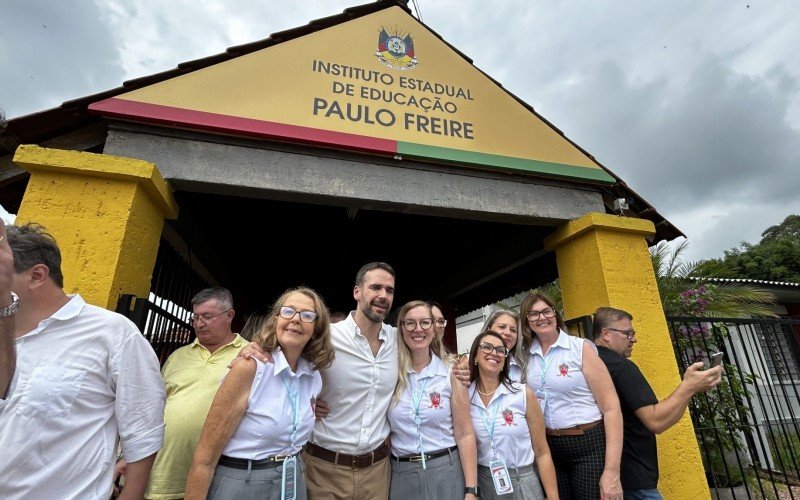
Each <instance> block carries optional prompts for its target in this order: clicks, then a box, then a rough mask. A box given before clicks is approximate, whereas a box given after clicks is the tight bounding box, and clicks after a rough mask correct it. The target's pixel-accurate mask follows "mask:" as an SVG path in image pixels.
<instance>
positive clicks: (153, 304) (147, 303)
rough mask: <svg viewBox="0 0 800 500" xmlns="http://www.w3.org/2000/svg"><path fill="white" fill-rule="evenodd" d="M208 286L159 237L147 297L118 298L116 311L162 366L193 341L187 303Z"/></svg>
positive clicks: (190, 313)
mask: <svg viewBox="0 0 800 500" xmlns="http://www.w3.org/2000/svg"><path fill="white" fill-rule="evenodd" d="M209 286H211V285H210V284H209V282H208V280H206V279H205V278H203V277H202V276H201V275H200V273H198V272H197V271H196V270H195V269H194V268H193V267H192V265H191V264H190V263H189V262H187V260H186V259H184V257H182V256H181V255H180V254H179V253H178V252H177V251H176V250H175V249H173V248H172V246H171V245H170V244H169V242H167V241H166V240H165V239H163V238H162V240H161V243H160V245H159V247H158V255H157V257H156V264H155V267H154V269H153V279H152V282H151V283H150V294H149V296H148V297H136V296H133V295H122V296H121V297H120V298H119V301H118V302H117V312H118V313H120V314H124V315H125V316H127V317H128V318H130V319H131V321H133V322H134V323H135V324H136V326H138V327H139V330H141V332H142V334H143V335H144V336H145V338H147V340H148V341H149V342H150V345H152V346H153V350H155V352H156V355H157V356H158V359H159V361H160V363H161V365H163V364H164V362H166V360H167V358H168V357H169V355H170V354H172V352H173V351H175V349H177V348H179V347H182V346H184V345H187V344H189V343H191V342H192V341H194V338H195V334H194V329H193V328H192V325H191V324H190V323H189V317H190V316H191V315H192V311H191V304H190V301H191V299H192V297H193V296H194V295H195V294H196V293H197V292H199V291H200V290H202V289H204V288H207V287H209Z"/></svg>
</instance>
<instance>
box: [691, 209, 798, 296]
mask: <svg viewBox="0 0 800 500" xmlns="http://www.w3.org/2000/svg"><path fill="white" fill-rule="evenodd" d="M696 272H697V273H698V274H701V275H703V276H706V277H713V278H750V279H760V280H768V281H791V282H800V215H790V216H788V217H786V219H784V221H783V222H781V223H780V224H778V225H776V226H770V227H768V228H767V229H766V230H764V232H763V233H761V241H759V242H758V243H756V244H755V245H753V244H750V243H746V242H745V243H741V244H740V245H739V246H738V247H734V248H732V249H730V250H726V251H725V256H724V257H722V258H720V259H710V260H707V261H704V262H701V263H700V264H699V265H698V266H697V270H696Z"/></svg>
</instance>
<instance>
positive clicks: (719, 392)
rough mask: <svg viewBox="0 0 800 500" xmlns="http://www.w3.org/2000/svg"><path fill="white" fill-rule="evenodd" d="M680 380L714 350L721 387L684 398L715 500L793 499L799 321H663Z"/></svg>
mask: <svg viewBox="0 0 800 500" xmlns="http://www.w3.org/2000/svg"><path fill="white" fill-rule="evenodd" d="M667 321H668V324H669V327H670V335H671V336H672V344H673V346H674V348H675V355H676V358H677V360H678V364H679V368H680V370H681V373H683V371H684V370H685V369H686V367H687V366H689V365H690V364H692V363H694V362H697V361H703V362H707V361H708V357H709V355H710V353H713V352H718V351H722V352H723V353H725V357H724V360H725V361H724V374H723V380H722V382H721V383H720V384H719V386H717V388H716V389H714V390H713V391H711V392H709V393H706V394H701V395H698V396H696V397H695V398H693V399H692V402H691V404H690V407H689V409H690V413H691V417H692V422H693V424H694V429H695V432H696V434H697V440H698V443H699V445H700V451H701V454H702V457H703V464H704V466H705V470H706V476H707V479H708V484H709V486H710V487H711V488H712V492H713V493H714V496H715V497H719V498H793V499H794V498H800V388H798V385H799V384H800V370H799V369H798V366H799V365H798V360H800V355H799V353H798V335H800V320H796V319H735V318H688V317H668V318H667Z"/></svg>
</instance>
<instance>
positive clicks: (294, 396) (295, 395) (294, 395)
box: [281, 368, 300, 449]
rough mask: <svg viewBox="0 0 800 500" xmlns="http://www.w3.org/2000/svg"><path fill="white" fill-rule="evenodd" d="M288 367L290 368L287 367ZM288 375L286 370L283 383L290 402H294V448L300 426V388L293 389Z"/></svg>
mask: <svg viewBox="0 0 800 500" xmlns="http://www.w3.org/2000/svg"><path fill="white" fill-rule="evenodd" d="M287 369H288V368H287ZM287 378H288V377H287V375H286V371H283V372H282V373H281V380H283V385H284V387H286V394H287V395H288V396H289V402H290V403H291V404H292V436H291V438H290V439H291V441H292V449H294V443H295V440H296V439H297V428H298V427H299V426H300V411H299V405H300V390H299V388H298V390H297V391H296V392H295V391H292V388H291V387H290V384H289V382H288V381H287V380H286V379H287Z"/></svg>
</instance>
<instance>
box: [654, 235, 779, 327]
mask: <svg viewBox="0 0 800 500" xmlns="http://www.w3.org/2000/svg"><path fill="white" fill-rule="evenodd" d="M688 246H689V242H688V241H685V240H684V241H682V242H681V243H679V244H678V245H675V246H674V247H670V245H669V243H667V242H665V241H661V242H659V243H658V244H657V245H656V246H654V247H652V248H651V249H650V258H651V259H652V261H653V270H654V271H655V273H656V282H657V284H658V292H659V293H660V294H661V302H662V304H663V306H664V312H665V313H666V314H671V315H675V316H694V317H712V316H716V317H727V318H742V317H751V316H774V315H775V314H774V312H773V310H772V305H773V304H774V303H775V295H773V294H772V293H770V292H767V291H766V290H763V289H761V288H758V287H755V286H752V285H748V284H737V283H714V282H713V281H710V280H709V279H708V277H707V276H706V275H703V274H699V272H698V264H696V263H693V262H686V261H685V260H684V259H683V254H684V252H685V251H686V249H687V248H688Z"/></svg>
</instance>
